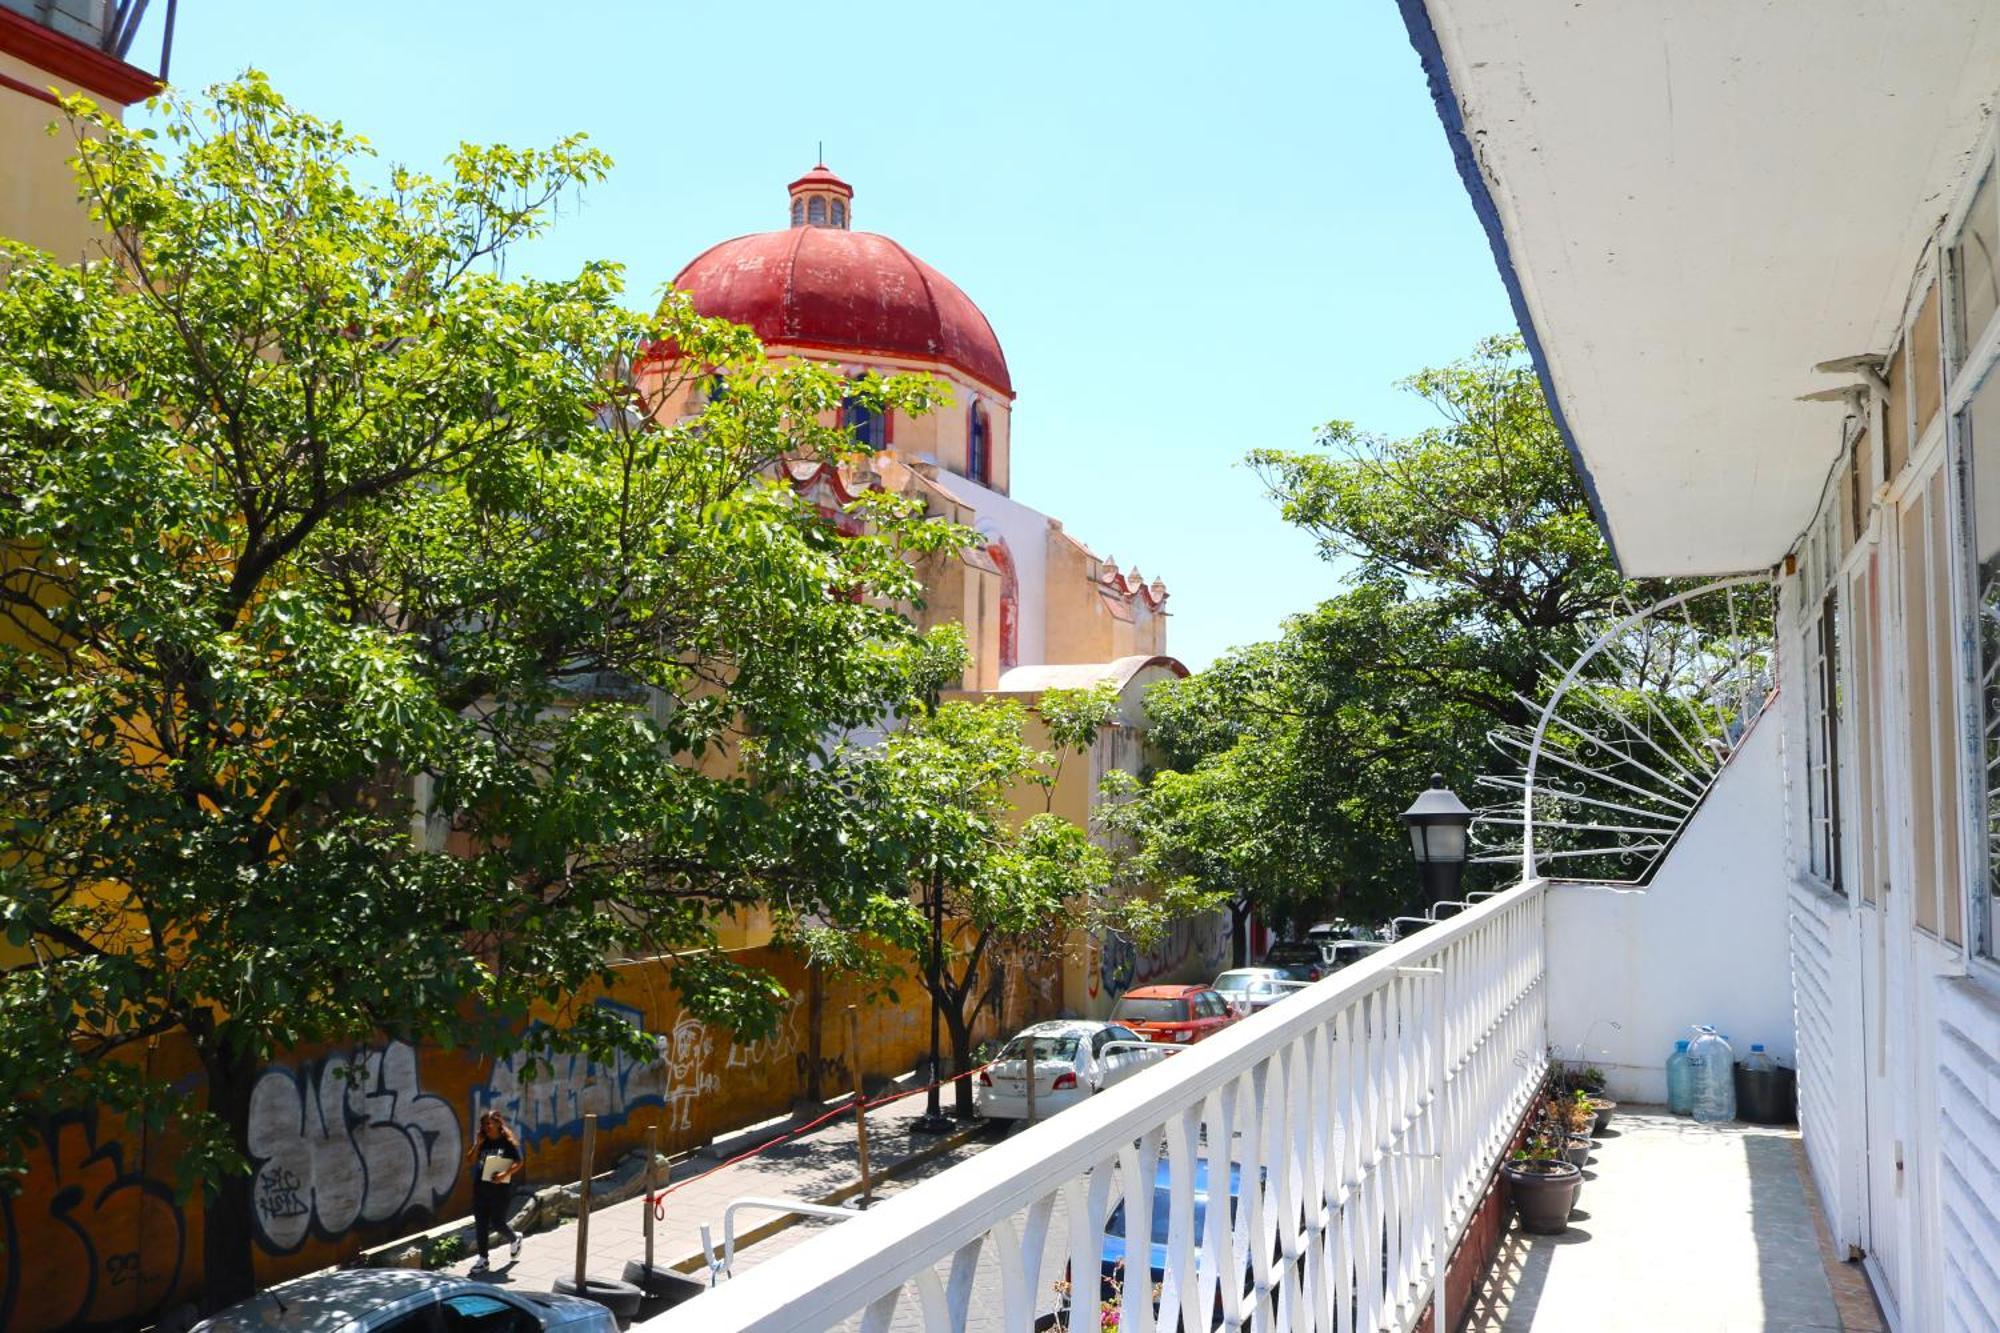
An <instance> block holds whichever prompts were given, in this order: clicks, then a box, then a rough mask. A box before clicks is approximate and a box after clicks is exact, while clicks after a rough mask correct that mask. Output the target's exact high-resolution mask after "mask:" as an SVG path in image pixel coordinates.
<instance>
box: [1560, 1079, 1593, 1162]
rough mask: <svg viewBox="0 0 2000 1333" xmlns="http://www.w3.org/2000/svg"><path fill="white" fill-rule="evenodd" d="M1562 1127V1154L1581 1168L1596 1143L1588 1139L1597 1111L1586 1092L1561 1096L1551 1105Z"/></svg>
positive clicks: (1588, 1158)
mask: <svg viewBox="0 0 2000 1333" xmlns="http://www.w3.org/2000/svg"><path fill="white" fill-rule="evenodd" d="M1551 1110H1552V1111H1553V1112H1554V1114H1555V1117H1556V1119H1558V1120H1559V1121H1560V1122H1561V1124H1562V1128H1563V1156H1564V1157H1566V1158H1568V1159H1569V1161H1570V1162H1571V1163H1572V1164H1573V1165H1574V1166H1576V1167H1577V1169H1579V1170H1581V1169H1582V1168H1583V1165H1584V1163H1585V1162H1587V1161H1589V1160H1590V1150H1591V1149H1592V1148H1593V1147H1595V1146H1596V1145H1595V1144H1593V1143H1592V1142H1591V1140H1590V1131H1591V1128H1592V1126H1594V1125H1595V1124H1596V1123H1597V1112H1596V1109H1595V1108H1594V1107H1592V1106H1591V1104H1590V1097H1589V1095H1588V1094H1586V1093H1584V1092H1582V1091H1580V1090H1579V1091H1577V1092H1573V1093H1571V1094H1570V1095H1569V1096H1568V1097H1565V1098H1561V1099H1560V1100H1559V1101H1557V1102H1556V1104H1555V1105H1554V1106H1552V1107H1551Z"/></svg>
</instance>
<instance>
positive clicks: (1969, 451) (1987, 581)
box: [1958, 372, 2000, 953]
mask: <svg viewBox="0 0 2000 1333" xmlns="http://www.w3.org/2000/svg"><path fill="white" fill-rule="evenodd" d="M1958 427H1959V439H1960V441H1961V448H1963V450H1964V451H1965V452H1964V456H1965V457H1966V458H1967V459H1968V460H1969V466H1970V467H1971V469H1972V549H1973V554H1974V556H1975V558H1976V559H1977V561H1978V572H1977V574H1976V575H1975V577H1976V579H1977V580H1978V592H1979V607H1978V614H1979V658H1980V665H1979V680H1980V690H1979V700H1980V715H1981V720H1982V722H1983V724H1984V726H1983V733H1984V735H1985V738H1986V745H1985V751H1986V768H1985V775H1984V782H1983V786H1984V787H1985V789H1986V846H1987V855H1986V875H1985V880H1986V889H1987V893H1988V894H1989V895H1992V894H1994V893H1996V892H2000V373H1996V372H1989V373H1988V374H1987V376H1986V379H1985V382H1984V383H1982V384H1981V385H1980V386H1979V390H1978V392H1977V393H1975V394H1974V395H1973V397H1972V401H1971V402H1970V403H1968V404H1967V405H1966V409H1965V411H1964V413H1963V414H1961V415H1960V417H1959V420H1958ZM1993 905H1994V904H1993V903H1992V901H1991V900H1990V898H1989V903H1988V910H1987V912H1986V913H1985V916H1986V922H1985V925H1984V927H1983V929H1982V930H1981V932H1980V934H1981V940H1980V943H1981V946H1982V947H1983V948H1984V949H1985V950H1986V951H1987V952H1989V953H1991V952H1993V951H1994V948H1995V941H1994V938H1993V927H1992V917H1993V911H1992V907H1993Z"/></svg>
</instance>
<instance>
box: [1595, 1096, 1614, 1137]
mask: <svg viewBox="0 0 2000 1333" xmlns="http://www.w3.org/2000/svg"><path fill="white" fill-rule="evenodd" d="M1617 1109H1618V1103H1617V1102H1614V1101H1612V1100H1611V1099H1610V1098H1609V1097H1602V1096H1592V1097H1590V1111H1591V1126H1590V1132H1591V1133H1593V1134H1602V1133H1603V1132H1604V1127H1605V1126H1606V1125H1608V1124H1610V1123H1611V1113H1612V1112H1613V1111H1615V1110H1617Z"/></svg>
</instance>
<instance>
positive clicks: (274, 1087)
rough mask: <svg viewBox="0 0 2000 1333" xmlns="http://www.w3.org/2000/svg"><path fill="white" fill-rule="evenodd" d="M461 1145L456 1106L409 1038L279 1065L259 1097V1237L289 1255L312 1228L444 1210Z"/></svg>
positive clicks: (324, 1232)
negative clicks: (429, 1083)
mask: <svg viewBox="0 0 2000 1333" xmlns="http://www.w3.org/2000/svg"><path fill="white" fill-rule="evenodd" d="M460 1145H461V1138H460V1134H459V1128H458V1114H457V1112H456V1111H455V1109H454V1108H453V1107H452V1105H451V1103H450V1102H448V1101H446V1100H445V1099H444V1098H443V1097H439V1096H437V1095H435V1094H432V1093H427V1092H425V1091H424V1090H423V1088H422V1086H421V1085H420V1084H419V1082H418V1077H417V1052H416V1050H415V1048H414V1047H412V1046H410V1045H409V1044H408V1043H406V1042H400V1041H396V1042H390V1043H389V1044H388V1045H387V1046H385V1047H381V1048H364V1049H361V1050H357V1051H355V1052H354V1053H353V1054H351V1055H344V1056H343V1055H334V1056H328V1057H327V1058H325V1059H324V1060H319V1061H309V1062H307V1063H305V1064H302V1065H300V1066H299V1067H298V1068H297V1069H296V1070H293V1069H290V1068H287V1067H285V1066H283V1065H273V1066H271V1067H270V1068H269V1069H266V1070H265V1071H264V1073H263V1075H262V1076H261V1077H259V1078H258V1080H257V1086H256V1088H255V1089H253V1090H252V1092H251V1095H250V1158H251V1161H252V1162H253V1163H254V1164H255V1165H256V1168H257V1177H256V1181H255V1183H254V1186H253V1196H254V1198H255V1200H256V1216H255V1222H256V1227H257V1238H258V1241H259V1243H260V1244H262V1245H263V1246H264V1248H266V1249H268V1250H271V1251H272V1252H274V1253H277V1254H289V1253H290V1252H291V1251H293V1250H296V1249H297V1248H298V1247H299V1246H300V1245H301V1244H302V1243H303V1242H304V1241H305V1239H306V1237H307V1236H308V1235H316V1236H319V1237H321V1238H322V1239H329V1240H330V1239H333V1238H335V1237H338V1236H341V1235H343V1234H345V1233H346V1232H347V1231H348V1230H350V1229H351V1228H353V1227H354V1226H355V1225H357V1224H360V1223H376V1222H388V1221H391V1220H393V1219H398V1218H401V1217H403V1216H404V1215H405V1214H406V1213H410V1212H415V1211H431V1210H435V1209H436V1208H437V1206H438V1205H439V1204H441V1203H443V1202H444V1200H445V1198H446V1197H447V1196H449V1195H450V1193H451V1190H452V1186H453V1185H454V1184H455V1183H456V1182H457V1179H458V1154H459V1149H460Z"/></svg>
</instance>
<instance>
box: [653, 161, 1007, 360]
mask: <svg viewBox="0 0 2000 1333" xmlns="http://www.w3.org/2000/svg"><path fill="white" fill-rule="evenodd" d="M790 190H791V218H792V225H791V226H790V227H788V228H786V229H785V230H783V231H766V232H758V233H756V234H754V235H750V236H738V237H736V238H735V239H734V240H728V241H723V242H722V243H721V244H719V245H715V246H711V247H710V248H709V249H707V250H706V251H704V252H703V253H702V254H700V255H698V256H697V257H696V258H695V260H694V262H693V263H691V264H689V265H688V266H687V267H686V268H684V269H682V270H681V271H680V275H679V276H678V277H676V278H675V279H674V286H676V287H678V288H680V289H681V290H682V291H684V292H686V293H687V294H688V295H689V297H691V298H692V299H693V301H694V308H695V309H696V310H697V311H699V312H700V313H701V314H703V315H707V316H710V317H712V318H718V319H727V320H730V321H732V322H734V323H737V324H744V325H747V326H749V328H750V329H751V331H752V332H754V333H755V334H756V335H757V336H758V337H759V338H761V339H763V340H764V341H765V342H766V343H782V344H784V345H786V346H788V347H799V348H805V349H809V350H813V351H824V352H833V353H848V354H850V355H854V356H859V357H866V356H868V355H870V354H874V355H878V356H895V357H908V358H911V359H914V360H919V361H937V362H941V363H942V364H944V365H945V366H948V367H950V368H952V369H954V370H957V371H959V372H960V373H962V374H964V375H967V376H969V377H971V378H972V379H974V380H977V381H978V382H979V383H981V384H982V385H985V386H987V387H988V388H992V389H997V390H999V391H1000V392H1001V393H1003V394H1005V395H1007V396H1008V397H1010V398H1011V397H1012V396H1013V393H1014V385H1013V381H1012V380H1011V379H1009V378H1008V375H1007V358H1006V355H1005V354H1004V353H1002V352H1001V350H1000V340H999V339H998V338H996V337H995V336H994V335H993V326H992V325H991V324H988V323H987V322H986V316H985V315H983V314H981V313H980V310H979V307H978V306H976V305H974V304H973V303H972V298H971V297H969V296H967V295H966V294H965V293H964V292H962V291H960V290H959V288H958V284H956V283H954V282H953V281H952V280H951V279H950V278H947V277H945V276H944V274H942V273H940V272H938V271H937V270H936V269H934V268H932V267H931V266H930V265H929V264H926V263H925V262H924V261H923V260H921V259H919V258H917V257H916V256H915V255H913V254H911V253H910V252H909V251H908V250H905V249H904V248H903V247H902V246H900V245H898V244H897V243H896V242H895V241H892V240H890V239H889V238H888V237H887V236H879V235H877V234H875V233H874V232H866V231H852V230H850V229H849V228H848V222H849V220H850V218H851V216H852V213H851V201H852V199H853V197H854V191H853V189H852V188H851V187H849V186H848V184H847V183H846V182H845V181H843V180H841V179H840V178H839V177H838V176H836V175H834V174H833V173H832V172H831V171H828V170H827V169H826V166H825V165H824V164H821V165H819V166H816V167H814V168H813V169H812V170H811V171H810V172H808V173H806V174H805V175H804V176H801V177H800V178H799V179H798V180H796V181H793V182H792V184H791V187H790Z"/></svg>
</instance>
